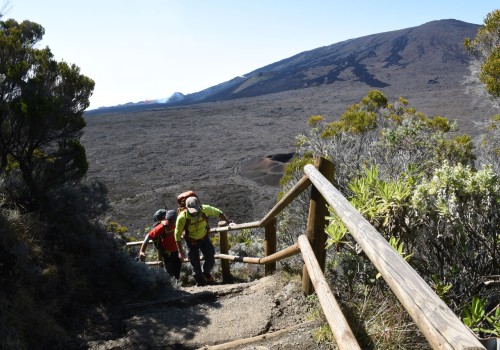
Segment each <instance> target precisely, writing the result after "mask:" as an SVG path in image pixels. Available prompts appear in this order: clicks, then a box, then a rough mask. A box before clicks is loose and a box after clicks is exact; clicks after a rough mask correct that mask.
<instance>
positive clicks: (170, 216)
mask: <svg viewBox="0 0 500 350" xmlns="http://www.w3.org/2000/svg"><path fill="white" fill-rule="evenodd" d="M165 217H166V219H167V220H168V221H169V222H174V221H175V220H176V219H177V212H176V211H175V210H167V214H166V215H165Z"/></svg>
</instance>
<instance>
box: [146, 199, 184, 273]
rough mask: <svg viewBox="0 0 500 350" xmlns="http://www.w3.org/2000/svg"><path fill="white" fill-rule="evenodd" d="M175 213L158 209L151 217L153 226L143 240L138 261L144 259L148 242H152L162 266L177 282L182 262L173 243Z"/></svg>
mask: <svg viewBox="0 0 500 350" xmlns="http://www.w3.org/2000/svg"><path fill="white" fill-rule="evenodd" d="M176 219H177V213H176V211H175V210H168V211H167V210H165V209H159V210H157V211H156V213H155V214H154V216H153V220H154V225H153V228H152V229H151V231H149V233H148V234H147V235H146V237H145V238H144V242H142V245H141V249H140V251H139V259H140V260H141V261H144V260H145V259H146V253H145V251H146V247H147V246H148V242H149V240H152V241H153V243H154V245H155V247H156V249H157V250H158V252H159V255H160V257H161V258H162V259H163V266H164V267H165V270H166V271H167V273H168V274H169V275H170V276H172V277H174V278H175V279H176V280H179V277H180V274H181V266H182V261H181V259H180V258H179V253H178V251H177V244H176V243H175V238H174V231H175V222H176Z"/></svg>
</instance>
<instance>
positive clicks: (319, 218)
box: [302, 158, 334, 295]
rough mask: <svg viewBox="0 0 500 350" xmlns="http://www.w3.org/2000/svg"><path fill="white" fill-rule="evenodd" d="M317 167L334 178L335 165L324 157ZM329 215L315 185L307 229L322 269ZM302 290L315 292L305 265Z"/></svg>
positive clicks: (308, 293)
mask: <svg viewBox="0 0 500 350" xmlns="http://www.w3.org/2000/svg"><path fill="white" fill-rule="evenodd" d="M316 168H317V169H318V170H319V172H320V173H321V174H322V175H323V176H324V177H325V178H326V179H329V180H331V179H333V174H334V166H333V163H332V162H330V161H328V160H326V159H324V158H319V159H318V160H317V162H316ZM327 215H328V208H327V203H326V200H325V199H324V198H323V196H322V195H321V193H319V191H318V189H317V188H316V187H315V186H312V188H311V200H310V202H309V216H308V218H307V229H306V235H307V238H308V239H309V242H310V243H311V246H312V248H313V250H314V254H315V255H316V260H318V264H319V266H320V267H321V271H323V272H324V271H325V259H326V250H325V244H326V233H325V227H326V219H325V217H326V216H327ZM302 290H303V292H304V294H305V295H310V294H312V293H313V292H314V288H313V285H312V283H311V279H310V278H309V272H308V271H307V268H306V267H305V266H304V268H303V270H302Z"/></svg>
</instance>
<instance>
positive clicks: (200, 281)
mask: <svg viewBox="0 0 500 350" xmlns="http://www.w3.org/2000/svg"><path fill="white" fill-rule="evenodd" d="M193 277H194V280H195V281H196V286H197V287H203V286H206V285H207V280H206V279H205V276H203V274H201V273H200V274H194V276H193Z"/></svg>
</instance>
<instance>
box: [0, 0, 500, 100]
mask: <svg viewBox="0 0 500 350" xmlns="http://www.w3.org/2000/svg"><path fill="white" fill-rule="evenodd" d="M0 4H3V6H4V10H3V11H2V13H3V14H4V16H3V18H2V20H6V19H9V18H13V19H15V20H16V21H18V22H22V21H23V20H29V21H32V22H36V23H39V24H41V25H42V26H43V27H44V28H45V35H44V37H43V40H42V41H41V42H40V43H39V47H40V48H44V47H46V46H48V47H49V48H50V50H51V51H52V53H53V55H54V58H55V59H56V60H58V61H65V62H67V63H70V64H76V65H77V66H78V67H80V71H81V73H82V74H84V75H86V76H88V77H89V78H91V79H93V80H94V81H95V89H94V93H93V95H92V97H91V98H90V107H89V110H90V109H95V108H98V107H102V106H114V105H119V104H124V103H128V102H134V103H135V102H139V101H145V100H164V99H167V98H168V97H170V96H171V95H172V94H173V93H174V92H181V93H183V94H189V93H193V92H198V91H201V90H203V89H206V88H209V87H211V86H214V85H217V84H219V83H222V82H225V81H228V80H230V79H232V78H234V77H236V76H240V75H245V74H246V73H249V72H251V71H253V70H255V69H258V68H261V67H264V66H266V65H268V64H271V63H274V62H277V61H279V60H282V59H285V58H288V57H291V56H293V55H295V54H298V53H300V52H303V51H308V50H312V49H315V48H318V47H321V46H327V45H331V44H335V43H338V42H342V41H344V40H348V39H354V38H359V37H362V36H366V35H370V34H378V33H383V32H388V31H393V30H399V29H404V28H409V27H415V26H419V25H421V24H424V23H427V22H430V21H434V20H440V19H457V20H460V21H464V22H468V23H475V24H482V23H483V21H484V18H485V16H486V15H487V14H488V13H489V12H491V11H493V10H495V9H499V8H500V4H499V3H498V0H496V1H490V0H480V1H470V0H467V1H462V0H420V1H406V0H377V1H368V0H364V1H361V0H349V1H346V0H308V1H305V0H100V1H96V0H87V1H83V0H0Z"/></svg>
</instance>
